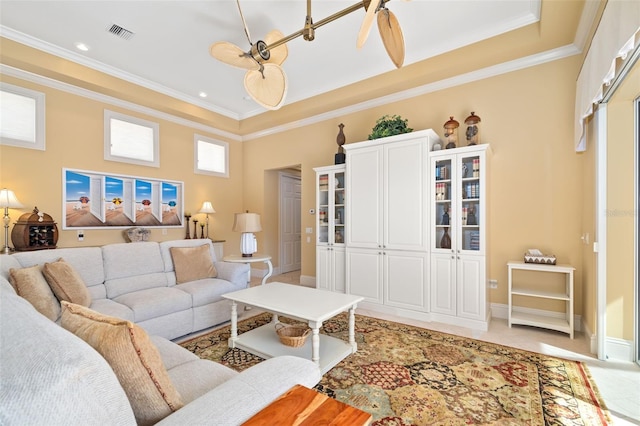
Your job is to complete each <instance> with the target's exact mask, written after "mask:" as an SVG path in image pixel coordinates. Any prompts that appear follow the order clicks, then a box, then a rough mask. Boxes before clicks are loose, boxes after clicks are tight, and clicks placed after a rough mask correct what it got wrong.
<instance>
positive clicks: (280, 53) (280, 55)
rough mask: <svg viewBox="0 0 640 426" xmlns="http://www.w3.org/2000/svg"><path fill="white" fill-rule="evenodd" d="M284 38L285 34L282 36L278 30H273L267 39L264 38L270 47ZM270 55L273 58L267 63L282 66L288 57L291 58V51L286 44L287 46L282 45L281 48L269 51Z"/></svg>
mask: <svg viewBox="0 0 640 426" xmlns="http://www.w3.org/2000/svg"><path fill="white" fill-rule="evenodd" d="M283 38H284V34H282V33H281V32H280V31H278V30H273V31H270V32H269V34H267V35H266V37H265V38H264V42H265V43H267V45H270V44H271V43H275V42H276V41H278V40H281V39H283ZM269 53H270V54H271V57H270V58H269V60H268V61H267V62H268V63H271V64H276V65H282V63H283V62H284V61H285V59H287V56H289V49H288V48H287V44H286V43H285V44H281V45H280V46H278V47H276V48H274V49H271V50H269Z"/></svg>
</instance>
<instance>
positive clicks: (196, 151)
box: [193, 134, 229, 178]
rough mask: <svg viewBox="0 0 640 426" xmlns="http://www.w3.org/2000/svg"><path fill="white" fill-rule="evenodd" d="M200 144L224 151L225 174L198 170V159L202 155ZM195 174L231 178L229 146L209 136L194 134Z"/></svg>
mask: <svg viewBox="0 0 640 426" xmlns="http://www.w3.org/2000/svg"><path fill="white" fill-rule="evenodd" d="M198 142H204V143H208V144H211V145H217V146H220V147H222V148H223V149H224V157H225V158H224V169H225V171H224V172H216V171H212V170H205V169H200V168H198V158H199V155H200V152H199V147H198ZM193 172H194V173H196V174H200V175H209V176H217V177H223V178H228V177H229V144H228V143H227V142H223V141H219V140H217V139H212V138H209V137H207V136H203V135H199V134H194V135H193Z"/></svg>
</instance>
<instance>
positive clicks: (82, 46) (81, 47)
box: [76, 42, 89, 52]
mask: <svg viewBox="0 0 640 426" xmlns="http://www.w3.org/2000/svg"><path fill="white" fill-rule="evenodd" d="M76 49H78V50H82V51H83V52H87V51H88V50H89V46H87V45H86V44H84V43H80V42H78V43H76Z"/></svg>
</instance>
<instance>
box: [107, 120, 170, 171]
mask: <svg viewBox="0 0 640 426" xmlns="http://www.w3.org/2000/svg"><path fill="white" fill-rule="evenodd" d="M104 126H105V141H104V145H105V153H104V158H105V160H111V161H120V162H125V163H133V164H139V165H147V166H154V167H159V166H160V159H159V152H160V149H159V136H158V131H159V126H158V123H153V122H151V121H146V120H142V119H140V118H136V117H130V116H128V115H124V114H120V113H116V112H113V111H109V110H105V115H104Z"/></svg>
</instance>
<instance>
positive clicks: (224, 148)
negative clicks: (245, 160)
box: [193, 135, 229, 177]
mask: <svg viewBox="0 0 640 426" xmlns="http://www.w3.org/2000/svg"><path fill="white" fill-rule="evenodd" d="M193 142H194V146H193V149H194V155H195V158H194V163H195V164H194V172H195V173H198V174H208V175H213V176H221V177H229V144H228V143H226V142H220V141H216V140H214V139H210V138H207V137H204V136H200V135H195V136H194V140H193Z"/></svg>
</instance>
